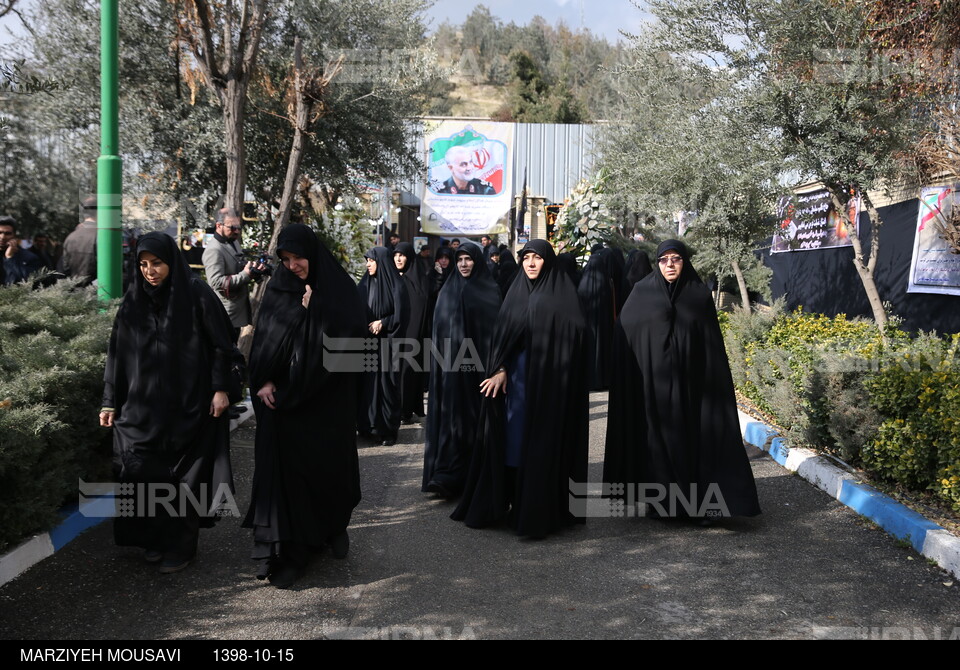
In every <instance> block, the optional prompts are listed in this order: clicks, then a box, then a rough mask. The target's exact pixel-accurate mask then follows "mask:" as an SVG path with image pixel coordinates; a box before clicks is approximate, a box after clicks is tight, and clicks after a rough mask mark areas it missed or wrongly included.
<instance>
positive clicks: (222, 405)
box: [210, 391, 230, 418]
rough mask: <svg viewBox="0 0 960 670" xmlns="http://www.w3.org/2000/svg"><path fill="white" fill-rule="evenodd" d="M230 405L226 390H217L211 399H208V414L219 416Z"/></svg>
mask: <svg viewBox="0 0 960 670" xmlns="http://www.w3.org/2000/svg"><path fill="white" fill-rule="evenodd" d="M228 407H230V398H229V397H228V396H227V392H226V391H217V392H216V393H214V394H213V400H212V401H210V415H211V416H213V417H216V418H219V417H220V415H221V414H223V413H224V412H226V411H227V408H228Z"/></svg>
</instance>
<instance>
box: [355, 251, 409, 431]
mask: <svg viewBox="0 0 960 670" xmlns="http://www.w3.org/2000/svg"><path fill="white" fill-rule="evenodd" d="M365 258H366V259H367V273H366V274H364V275H363V278H361V279H360V285H359V286H358V289H359V292H360V299H361V300H362V301H363V302H364V303H365V304H366V305H367V331H368V332H367V337H370V336H373V337H374V338H376V340H377V347H378V352H379V357H378V365H377V369H376V370H372V371H369V372H365V373H364V374H363V378H362V380H361V382H360V383H361V389H360V407H359V413H358V416H357V429H358V430H359V431H360V434H361V435H363V436H364V437H376V439H377V440H378V441H379V442H380V443H381V444H382V445H384V446H392V445H394V444H396V442H397V432H398V431H399V430H400V415H401V407H400V370H399V365H398V364H395V360H394V359H395V357H394V349H395V347H396V344H395V341H396V339H397V338H400V337H403V335H404V332H405V331H406V328H407V323H408V321H409V319H410V298H409V296H408V295H407V287H406V286H404V283H403V277H401V276H400V273H399V272H398V271H397V266H396V264H395V263H394V261H393V252H392V251H390V250H389V249H387V248H386V247H374V248H373V249H371V250H370V251H368V252H367V253H366V256H365Z"/></svg>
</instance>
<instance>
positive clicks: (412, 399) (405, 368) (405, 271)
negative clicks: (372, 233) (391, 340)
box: [393, 242, 430, 422]
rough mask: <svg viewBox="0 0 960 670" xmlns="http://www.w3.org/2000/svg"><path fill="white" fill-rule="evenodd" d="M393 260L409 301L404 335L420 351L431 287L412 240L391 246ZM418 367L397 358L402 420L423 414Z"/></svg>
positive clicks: (422, 380) (426, 331)
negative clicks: (408, 314)
mask: <svg viewBox="0 0 960 670" xmlns="http://www.w3.org/2000/svg"><path fill="white" fill-rule="evenodd" d="M393 261H394V264H395V265H396V266H397V270H398V271H399V272H400V275H401V276H402V277H403V283H404V285H405V286H406V287H407V297H408V299H409V301H410V317H409V318H408V319H407V329H406V331H405V332H404V334H403V335H404V337H405V338H407V339H409V340H415V341H417V342H419V343H420V349H418V350H417V351H418V352H422V351H423V347H424V338H426V337H428V336H429V335H430V332H429V331H428V330H427V324H428V323H429V319H428V318H427V307H428V306H429V305H430V288H429V286H428V284H427V279H426V277H424V276H423V273H421V272H419V271H418V267H417V252H415V251H414V250H413V245H412V244H410V243H409V242H401V243H400V244H398V245H397V246H396V248H395V249H394V250H393ZM410 350H411V346H410V345H407V346H406V347H404V351H410ZM416 360H417V362H421V361H422V360H423V356H422V355H421V354H420V353H418V355H417V357H416ZM420 367H421V366H420V365H416V366H415V365H413V364H412V363H411V362H410V361H409V360H407V359H403V360H402V361H400V418H401V420H402V421H405V422H409V421H412V420H413V417H414V415H416V416H423V387H424V377H425V376H426V374H427V373H426V372H425V371H422V370H421V369H420Z"/></svg>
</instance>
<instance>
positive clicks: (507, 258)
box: [497, 244, 519, 297]
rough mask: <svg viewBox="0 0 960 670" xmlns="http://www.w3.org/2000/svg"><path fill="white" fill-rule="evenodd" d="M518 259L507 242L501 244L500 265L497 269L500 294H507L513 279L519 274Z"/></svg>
mask: <svg viewBox="0 0 960 670" xmlns="http://www.w3.org/2000/svg"><path fill="white" fill-rule="evenodd" d="M518 269H519V268H518V267H517V261H516V259H514V257H513V252H512V251H511V250H510V249H509V247H507V245H506V244H501V245H500V267H499V268H498V269H497V286H499V287H500V295H502V296H503V297H506V296H507V291H509V290H510V286H511V284H513V280H514V279H515V278H516V276H517V271H518Z"/></svg>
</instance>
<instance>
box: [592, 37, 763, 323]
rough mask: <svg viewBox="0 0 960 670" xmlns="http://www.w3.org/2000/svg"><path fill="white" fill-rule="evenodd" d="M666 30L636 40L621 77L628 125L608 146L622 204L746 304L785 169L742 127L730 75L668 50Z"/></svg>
mask: <svg viewBox="0 0 960 670" xmlns="http://www.w3.org/2000/svg"><path fill="white" fill-rule="evenodd" d="M668 30H669V24H668V23H662V24H655V25H652V26H650V27H648V28H647V29H646V31H645V32H644V33H643V34H642V35H641V36H640V37H639V38H638V40H637V43H636V45H635V50H634V52H633V54H632V56H633V62H632V63H631V64H630V65H629V67H626V68H624V69H622V70H621V71H620V77H621V78H622V80H623V82H624V85H625V86H624V90H625V91H627V92H628V95H627V97H626V101H627V102H626V106H625V108H624V110H623V112H622V115H623V120H622V121H621V122H620V123H617V124H614V125H613V126H611V127H610V129H609V130H608V132H607V133H606V135H605V137H604V140H603V149H602V151H603V159H602V162H603V164H604V166H605V168H606V169H607V170H608V171H609V173H610V175H611V177H610V178H611V186H610V189H609V190H610V191H611V193H614V194H616V196H617V197H616V201H619V202H620V203H622V204H624V205H626V206H627V207H630V208H635V209H638V210H640V211H643V212H647V213H650V214H652V215H653V216H654V217H655V218H656V219H658V220H659V221H660V222H661V230H660V231H659V235H676V234H677V228H676V223H675V221H676V220H677V218H678V217H679V216H683V218H685V219H686V223H687V224H688V226H687V230H686V235H687V237H688V238H689V239H688V241H689V242H690V243H691V245H692V246H694V247H696V248H697V249H699V250H700V251H702V252H703V253H702V254H701V255H700V256H698V259H699V260H698V268H699V269H701V270H702V271H705V272H707V273H708V274H715V275H717V277H718V279H722V278H724V277H726V276H733V277H735V278H736V280H737V287H738V290H739V293H740V299H741V305H742V306H743V307H744V308H745V309H749V305H750V300H749V291H750V290H751V289H752V290H754V291H758V292H763V291H762V290H761V289H762V287H761V286H759V285H758V284H757V283H752V284H748V281H747V279H748V278H751V279H753V280H754V281H756V279H757V278H759V277H762V276H763V275H762V273H761V272H758V269H759V268H758V266H759V261H758V260H757V259H756V257H755V256H754V254H753V250H754V248H755V247H756V244H757V241H758V240H760V239H762V238H763V237H765V236H766V235H768V234H769V233H770V232H771V230H772V220H773V217H772V214H773V211H774V209H775V204H776V196H777V193H778V190H779V189H778V188H777V186H776V183H777V182H776V177H777V174H778V171H779V170H780V169H781V164H780V161H779V159H778V157H777V156H776V155H773V154H772V153H771V152H770V150H769V144H770V143H769V137H768V134H767V130H766V129H765V128H764V127H763V126H762V125H761V124H758V123H756V122H755V121H751V120H748V119H745V118H743V116H742V113H741V110H742V108H743V105H744V92H743V91H742V90H741V89H740V88H739V87H738V85H737V79H736V77H735V76H734V75H733V74H731V73H730V72H729V71H726V70H724V69H719V68H715V67H711V66H710V65H709V64H708V63H705V62H703V61H702V60H701V58H700V57H699V56H698V55H697V54H691V53H689V52H677V53H667V52H664V51H663V50H662V40H665V39H667V37H668V36H667V35H664V34H663V31H668Z"/></svg>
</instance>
